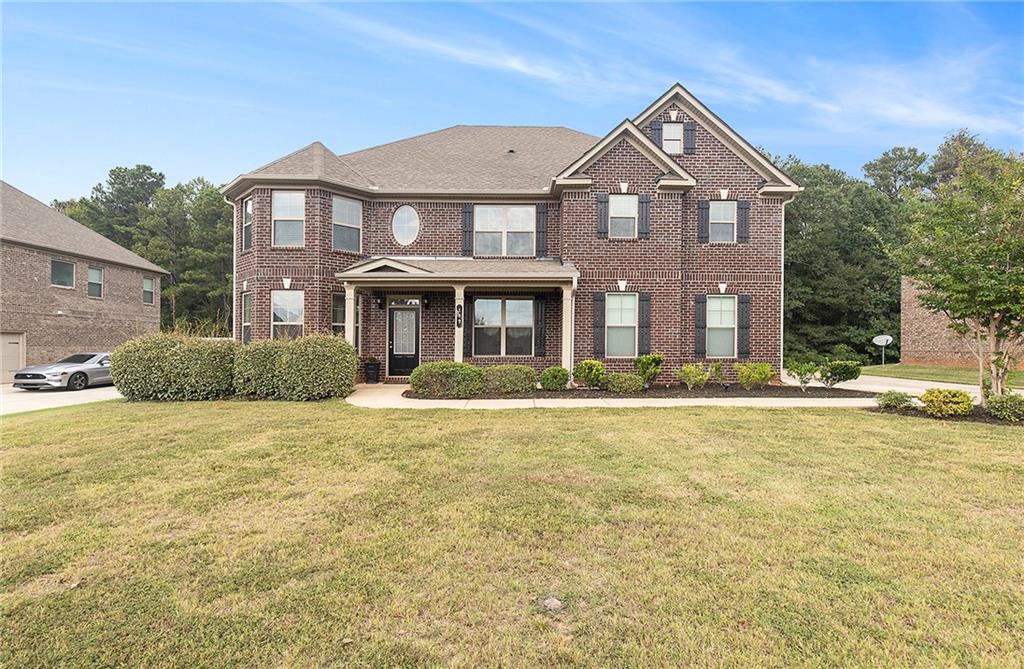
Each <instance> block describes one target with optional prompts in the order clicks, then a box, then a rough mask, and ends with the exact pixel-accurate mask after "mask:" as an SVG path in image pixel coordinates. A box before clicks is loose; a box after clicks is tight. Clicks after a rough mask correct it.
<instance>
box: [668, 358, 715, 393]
mask: <svg viewBox="0 0 1024 669" xmlns="http://www.w3.org/2000/svg"><path fill="white" fill-rule="evenodd" d="M676 378H678V379H679V381H680V382H682V383H683V384H684V385H685V386H686V388H687V390H693V389H694V388H703V387H704V386H705V385H707V382H708V381H709V380H710V379H711V373H710V372H706V371H704V365H702V364H700V363H699V362H693V363H690V364H689V365H683V366H682V367H680V368H679V369H677V370H676Z"/></svg>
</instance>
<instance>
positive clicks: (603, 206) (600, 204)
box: [597, 193, 608, 239]
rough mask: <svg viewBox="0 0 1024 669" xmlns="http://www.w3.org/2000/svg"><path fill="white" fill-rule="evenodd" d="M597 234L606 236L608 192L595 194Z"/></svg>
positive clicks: (600, 236)
mask: <svg viewBox="0 0 1024 669" xmlns="http://www.w3.org/2000/svg"><path fill="white" fill-rule="evenodd" d="M597 236H598V237H599V238H601V239H606V238H607V237H608V193H598V194H597Z"/></svg>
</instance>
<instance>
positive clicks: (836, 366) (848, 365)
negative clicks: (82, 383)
mask: <svg viewBox="0 0 1024 669" xmlns="http://www.w3.org/2000/svg"><path fill="white" fill-rule="evenodd" d="M859 376H860V363H859V362H858V361H856V360H829V361H828V362H823V363H822V364H821V365H820V366H819V367H818V380H819V381H821V382H822V383H823V384H825V386H826V387H828V388H831V387H832V386H834V385H836V384H837V383H842V382H843V381H853V380H854V379H856V378H857V377H859Z"/></svg>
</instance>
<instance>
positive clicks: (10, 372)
mask: <svg viewBox="0 0 1024 669" xmlns="http://www.w3.org/2000/svg"><path fill="white" fill-rule="evenodd" d="M0 365H2V372H0V383H14V373H15V372H16V371H18V370H19V369H21V368H22V367H24V366H25V335H24V334H22V333H20V332H0Z"/></svg>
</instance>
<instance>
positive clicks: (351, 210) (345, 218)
mask: <svg viewBox="0 0 1024 669" xmlns="http://www.w3.org/2000/svg"><path fill="white" fill-rule="evenodd" d="M331 224H332V225H331V227H332V228H333V229H334V250H335V251H353V252H355V253H359V245H360V235H361V233H362V228H363V205H362V204H361V203H360V202H358V201H357V200H349V199H348V198H344V197H334V199H333V200H332V202H331Z"/></svg>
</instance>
